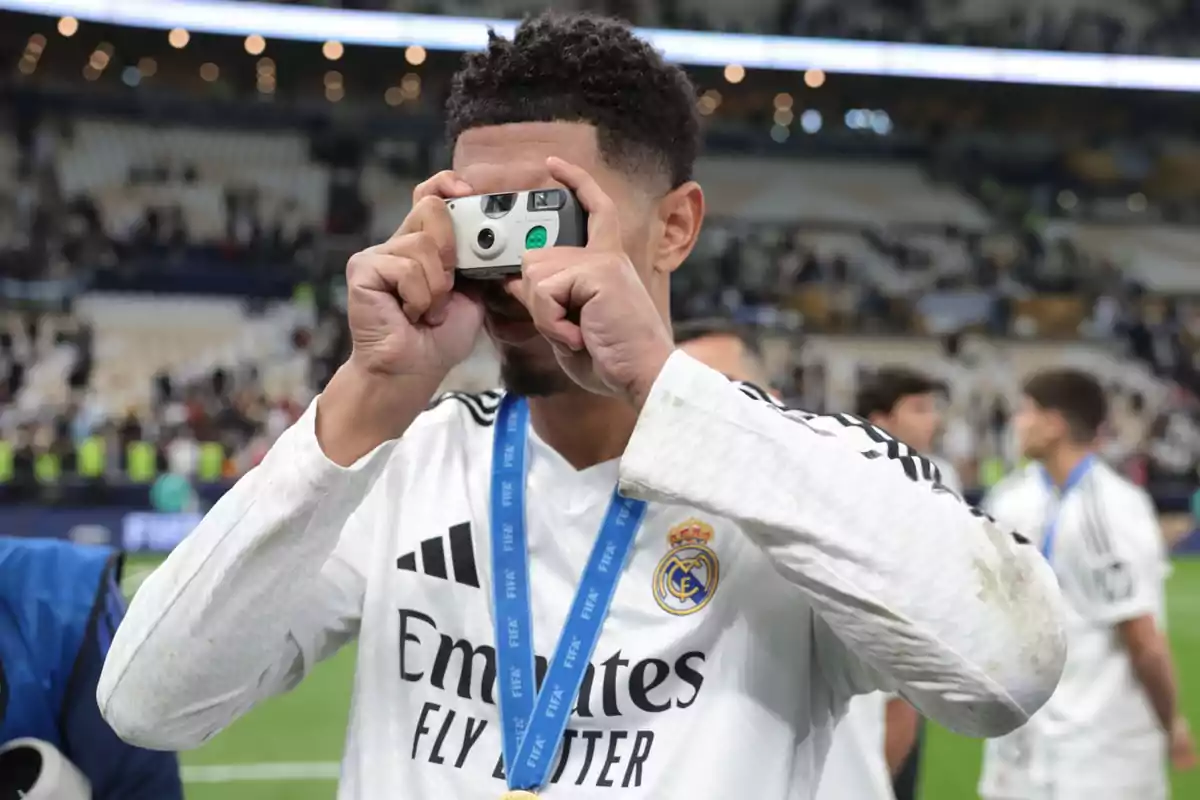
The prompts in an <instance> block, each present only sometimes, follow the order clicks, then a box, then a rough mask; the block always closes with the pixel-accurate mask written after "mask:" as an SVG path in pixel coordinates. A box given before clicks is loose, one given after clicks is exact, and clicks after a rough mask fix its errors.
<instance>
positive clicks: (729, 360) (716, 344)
mask: <svg viewBox="0 0 1200 800" xmlns="http://www.w3.org/2000/svg"><path fill="white" fill-rule="evenodd" d="M674 332H675V344H676V345H678V347H679V349H680V350H682V351H683V352H685V353H687V354H688V355H689V356H691V357H692V358H694V359H696V360H697V361H699V362H700V363H702V364H704V365H706V366H709V367H712V368H713V369H715V370H716V371H717V372H720V373H721V374H723V375H724V376H725V377H727V378H729V379H730V380H732V381H744V382H747V383H752V384H754V385H755V386H761V387H763V388H764V389H766V388H767V386H768V384H769V383H770V382H769V381H768V380H767V370H766V367H765V365H764V364H763V361H762V352H761V351H760V350H759V347H758V341H757V340H756V339H755V338H754V337H753V336H749V335H747V334H746V332H745V331H743V330H742V329H741V328H739V327H738V326H737V325H736V324H734V323H732V322H728V321H726V320H720V319H714V320H695V321H689V322H681V323H678V324H676V325H675V326H674Z"/></svg>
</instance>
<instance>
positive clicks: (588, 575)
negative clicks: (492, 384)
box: [490, 395, 646, 791]
mask: <svg viewBox="0 0 1200 800" xmlns="http://www.w3.org/2000/svg"><path fill="white" fill-rule="evenodd" d="M528 431H529V406H528V404H527V403H526V402H525V400H524V398H521V397H514V396H513V395H505V396H504V399H503V400H502V401H501V402H500V410H499V412H498V414H497V418H496V429H495V439H494V441H493V452H492V488H491V495H492V496H491V509H490V511H491V528H492V606H493V612H494V614H495V626H496V666H497V685H498V690H499V707H500V733H501V744H502V748H503V753H504V769H505V774H506V776H507V779H508V788H509V789H519V790H525V791H536V790H537V789H540V788H541V787H542V786H544V785H545V784H546V783H547V779H548V778H549V776H550V770H551V768H552V767H553V765H554V756H555V754H556V753H557V752H558V747H559V744H560V743H561V742H562V738H563V734H564V733H565V732H566V729H567V721H568V719H569V718H570V716H571V711H572V710H573V708H574V706H575V698H576V695H577V694H578V693H579V686H580V684H581V683H582V682H583V677H584V675H585V673H586V672H587V666H588V663H589V662H590V661H591V660H592V653H593V652H594V651H595V649H596V643H597V642H598V641H599V639H600V630H601V628H602V627H603V626H604V618H605V617H606V616H608V607H609V605H610V603H611V602H612V598H613V595H614V594H615V593H616V589H617V582H618V581H619V580H620V577H621V572H622V571H623V570H624V568H625V562H626V560H627V559H628V558H629V553H630V551H631V550H632V549H633V540H634V538H635V537H636V535H637V530H638V527H639V526H640V525H641V523H642V517H643V516H645V513H646V503H645V502H643V501H641V500H630V499H629V498H625V497H622V496H621V495H620V494H619V493H618V492H617V491H616V489H614V490H613V496H612V500H611V501H610V503H609V506H608V512H607V513H606V514H605V517H604V523H603V524H602V525H601V527H600V533H599V535H598V536H597V537H596V543H595V545H594V546H593V547H592V553H591V555H590V556H589V557H588V562H587V566H585V567H584V570H583V577H582V579H581V580H580V582H579V589H578V590H577V591H576V593H575V599H574V601H572V603H571V610H570V612H569V613H568V614H567V621H566V623H565V624H564V625H563V630H562V633H561V634H560V636H559V640H558V645H557V646H556V647H555V649H554V657H553V658H552V659H551V661H550V665H549V667H548V669H547V670H546V677H545V679H544V680H543V682H542V691H541V692H538V691H537V677H536V668H535V661H534V653H533V615H532V611H531V608H530V589H529V546H528V542H527V540H526V536H525V453H526V443H527V441H528V436H529V434H528ZM535 695H536V698H535Z"/></svg>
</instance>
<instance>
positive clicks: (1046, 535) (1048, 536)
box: [1042, 455, 1096, 563]
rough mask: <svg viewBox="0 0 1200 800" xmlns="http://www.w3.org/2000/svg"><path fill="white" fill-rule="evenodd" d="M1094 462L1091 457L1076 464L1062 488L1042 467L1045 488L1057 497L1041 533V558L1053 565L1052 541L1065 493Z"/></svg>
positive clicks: (1084, 474) (1085, 457) (1054, 536)
mask: <svg viewBox="0 0 1200 800" xmlns="http://www.w3.org/2000/svg"><path fill="white" fill-rule="evenodd" d="M1095 461H1096V457H1095V456H1093V455H1087V456H1084V457H1083V460H1081V461H1080V462H1079V463H1078V464H1076V465H1075V467H1074V468H1073V469H1072V470H1071V473H1070V474H1069V475H1067V480H1066V482H1065V483H1063V485H1062V486H1057V485H1055V483H1054V479H1053V478H1051V477H1050V473H1049V472H1047V471H1046V468H1045V467H1042V479H1043V480H1045V481H1046V486H1047V487H1049V489H1050V491H1052V492H1054V494H1055V495H1056V497H1057V504H1056V506H1055V508H1054V513H1053V514H1051V515H1050V518H1049V519H1048V520H1046V529H1045V530H1044V531H1043V532H1042V556H1043V557H1044V558H1045V559H1046V560H1047V561H1050V562H1051V563H1053V559H1052V556H1053V555H1054V540H1055V539H1056V538H1057V537H1058V517H1059V514H1061V513H1062V504H1063V503H1064V502H1065V501H1066V499H1067V493H1068V492H1070V491H1071V490H1072V489H1074V488H1075V487H1076V486H1078V485H1079V484H1080V482H1081V481H1083V479H1084V477H1086V476H1087V474H1088V470H1090V469H1091V468H1092V464H1093V463H1094V462H1095Z"/></svg>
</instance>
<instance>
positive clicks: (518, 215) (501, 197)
mask: <svg viewBox="0 0 1200 800" xmlns="http://www.w3.org/2000/svg"><path fill="white" fill-rule="evenodd" d="M446 208H448V209H449V211H450V218H451V220H453V222H454V242H455V246H456V249H457V253H458V265H457V266H456V269H457V271H458V274H459V275H461V276H462V277H464V278H472V279H474V278H482V279H495V278H503V277H506V276H509V275H518V274H520V272H521V257H522V256H523V255H524V254H525V251H526V250H538V249H541V248H543V247H582V246H584V245H585V244H587V213H586V212H585V211H584V210H583V207H582V206H581V205H580V204H579V198H577V197H576V196H575V193H574V192H572V191H570V190H568V189H533V190H530V191H527V192H505V193H503V194H485V195H477V196H475V197H456V198H454V199H453V200H447V201H446Z"/></svg>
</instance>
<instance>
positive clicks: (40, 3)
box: [0, 0, 1200, 92]
mask: <svg viewBox="0 0 1200 800" xmlns="http://www.w3.org/2000/svg"><path fill="white" fill-rule="evenodd" d="M0 10H7V11H22V12H25V13H30V14H46V15H50V16H53V17H63V16H69V17H74V18H76V19H78V20H82V21H88V22H102V23H109V24H114V25H128V26H132V27H140V28H155V29H161V30H170V29H172V28H183V29H186V30H189V31H194V32H198V33H213V34H227V35H232V36H248V35H251V34H257V35H260V36H264V37H267V38H268V39H293V40H299V41H312V42H325V41H327V40H330V39H335V40H337V41H339V42H341V43H343V44H362V45H375V46H381V47H411V46H418V47H422V48H425V49H427V50H453V51H466V50H477V49H481V48H483V47H484V46H485V45H486V43H487V32H488V29H489V28H493V29H495V30H496V32H497V33H500V34H502V35H511V33H512V31H513V29H514V28H515V27H516V24H517V23H516V22H514V21H512V20H487V19H478V18H471V17H441V16H429V15H421V14H398V13H396V14H394V13H387V12H378V11H345V10H341V9H333V8H317V7H304V6H293V5H276V4H272V3H261V2H231V0H0ZM638 32H639V34H640V35H642V36H645V37H646V38H647V39H649V40H650V41H651V42H652V43H653V44H654V46H655V47H657V48H658V49H659V50H661V51H662V52H663V54H664V55H665V56H666V57H667V58H668V59H669V60H671V61H675V62H678V63H681V64H687V65H692V66H713V67H724V66H727V65H729V64H737V65H738V66H741V67H743V68H745V69H774V70H795V71H804V70H809V69H812V70H823V71H824V72H825V73H830V74H837V73H846V74H856V75H876V76H890V77H901V78H937V79H942V80H975V81H996V82H1001V83H1017V84H1031V85H1047V86H1093V87H1107V88H1114V89H1147V90H1155V91H1176V92H1200V59H1190V58H1168V57H1160V56H1127V55H1107V54H1101V53H1054V52H1046V51H1037V50H1002V49H996V48H987V47H957V46H949V45H922V44H900V43H890V42H859V41H849V40H844V39H810V38H803V37H791V36H756V35H751V34H728V33H705V32H698V31H674V30H661V29H652V30H651V29H639V31H638Z"/></svg>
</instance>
